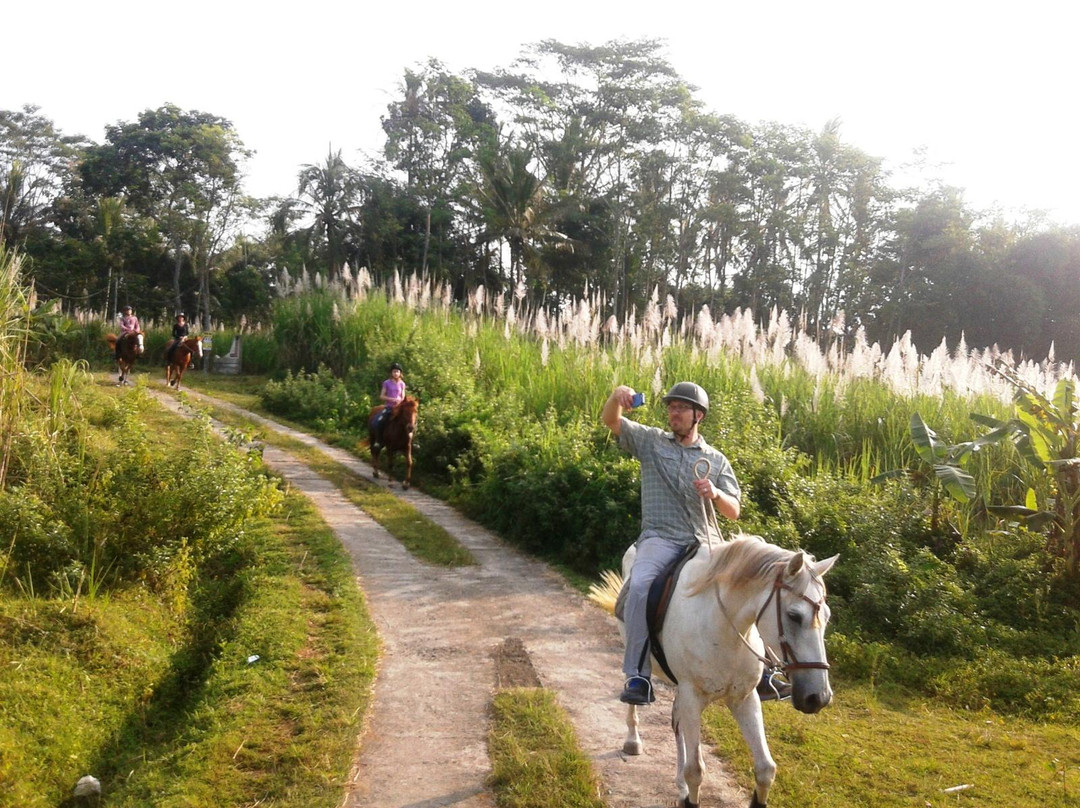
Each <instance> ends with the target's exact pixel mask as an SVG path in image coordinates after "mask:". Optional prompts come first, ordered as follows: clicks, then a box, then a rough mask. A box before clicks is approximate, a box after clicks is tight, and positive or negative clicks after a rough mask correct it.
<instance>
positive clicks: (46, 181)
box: [0, 104, 85, 244]
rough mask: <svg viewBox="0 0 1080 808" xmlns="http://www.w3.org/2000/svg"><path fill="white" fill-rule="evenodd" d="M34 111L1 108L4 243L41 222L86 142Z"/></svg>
mask: <svg viewBox="0 0 1080 808" xmlns="http://www.w3.org/2000/svg"><path fill="white" fill-rule="evenodd" d="M38 109H39V108H38V107H35V106H31V105H29V104H28V105H26V106H24V107H23V108H22V109H21V110H18V111H12V110H0V238H2V239H3V240H5V241H7V243H9V244H16V243H19V242H21V241H23V240H24V239H25V237H26V236H27V235H28V233H29V231H31V230H33V229H34V228H42V227H44V226H45V224H46V222H47V219H48V211H49V207H50V205H51V204H52V202H53V201H54V200H55V199H56V197H57V196H58V195H59V194H60V193H61V191H62V189H63V186H64V184H65V182H66V181H67V178H68V175H69V174H70V166H71V163H72V161H73V158H74V156H75V154H76V153H77V151H78V149H79V147H80V146H81V145H82V144H83V143H84V142H85V141H84V139H83V138H82V137H80V136H65V135H62V134H60V132H59V131H58V130H57V129H56V128H55V126H54V125H53V122H52V121H51V120H50V119H48V118H46V117H45V116H44V115H41V114H40V113H39V112H38Z"/></svg>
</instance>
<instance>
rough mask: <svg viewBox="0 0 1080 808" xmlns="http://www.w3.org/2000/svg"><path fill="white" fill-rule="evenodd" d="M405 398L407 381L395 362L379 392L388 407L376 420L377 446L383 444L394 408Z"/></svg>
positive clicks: (380, 397)
mask: <svg viewBox="0 0 1080 808" xmlns="http://www.w3.org/2000/svg"><path fill="white" fill-rule="evenodd" d="M404 398H405V379H404V378H402V375H401V365H399V364H398V363H397V362H394V363H392V364H391V365H390V378H389V379H386V380H385V381H384V382H383V383H382V389H381V390H380V391H379V400H380V401H382V402H383V403H384V404H385V405H386V409H384V410H383V411H382V412H380V413H379V415H378V416H377V417H376V419H375V424H374V428H375V445H376V446H381V445H382V442H383V427H384V426H385V425H386V420H387V419H388V418H389V417H390V413H391V412H393V411H394V407H396V406H397V405H398V404H400V403H401V401H402V399H404Z"/></svg>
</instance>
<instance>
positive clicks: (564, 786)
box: [488, 688, 604, 808]
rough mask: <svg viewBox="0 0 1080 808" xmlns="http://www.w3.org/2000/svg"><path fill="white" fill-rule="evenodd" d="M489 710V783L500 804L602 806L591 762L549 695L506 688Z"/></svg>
mask: <svg viewBox="0 0 1080 808" xmlns="http://www.w3.org/2000/svg"><path fill="white" fill-rule="evenodd" d="M492 712H493V717H492V726H491V732H490V735H489V739H488V748H489V752H490V755H491V765H492V774H491V786H492V788H493V790H494V792H495V801H496V803H497V804H498V805H499V806H501V808H603V805H604V802H603V800H601V799H600V797H599V786H598V783H597V780H596V777H595V775H594V773H593V770H592V765H591V764H590V762H589V759H588V758H587V757H586V756H585V755H584V753H582V751H581V750H580V748H579V747H578V745H577V738H576V737H575V735H574V730H573V727H572V726H571V724H570V721H569V719H568V718H567V716H566V714H565V712H563V710H562V708H561V707H560V706H559V704H558V702H557V701H556V700H555V697H554V696H553V695H552V694H551V693H549V692H548V691H546V690H543V689H541V688H511V689H508V690H504V691H501V692H499V693H497V694H496V695H495V700H494V703H493V705H492Z"/></svg>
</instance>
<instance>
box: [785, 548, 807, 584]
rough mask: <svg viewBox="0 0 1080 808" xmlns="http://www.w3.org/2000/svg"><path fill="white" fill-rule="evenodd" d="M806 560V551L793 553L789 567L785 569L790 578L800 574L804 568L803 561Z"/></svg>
mask: <svg viewBox="0 0 1080 808" xmlns="http://www.w3.org/2000/svg"><path fill="white" fill-rule="evenodd" d="M805 561H806V553H804V552H803V551H802V550H800V551H799V552H797V553H795V555H793V556H792V557H791V560H790V561H788V564H787V569H786V570H785V574H786V575H787V576H788V577H789V578H793V577H795V576H796V575H798V574H799V571H800V570H801V569H802V568H803V563H804V562H805Z"/></svg>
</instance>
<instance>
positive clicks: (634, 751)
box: [622, 741, 645, 757]
mask: <svg viewBox="0 0 1080 808" xmlns="http://www.w3.org/2000/svg"><path fill="white" fill-rule="evenodd" d="M622 751H623V754H624V755H633V756H634V757H637V756H638V755H640V754H641V753H642V752H644V751H645V747H644V746H643V745H642V743H641V741H627V742H626V743H624V744H623V745H622Z"/></svg>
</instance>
